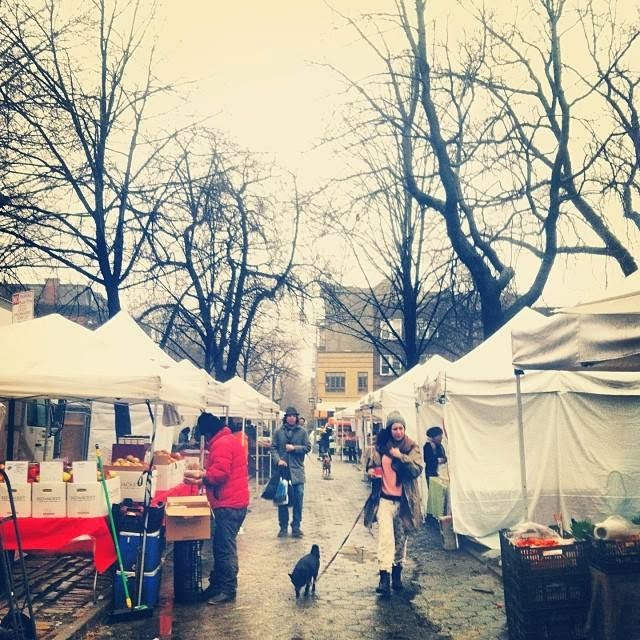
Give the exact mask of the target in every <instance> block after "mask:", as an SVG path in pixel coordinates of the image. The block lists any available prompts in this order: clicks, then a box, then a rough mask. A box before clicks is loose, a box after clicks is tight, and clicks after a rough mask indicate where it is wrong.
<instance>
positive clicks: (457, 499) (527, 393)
mask: <svg viewBox="0 0 640 640" xmlns="http://www.w3.org/2000/svg"><path fill="white" fill-rule="evenodd" d="M539 322H540V314H537V313H536V312H534V311H531V310H529V309H525V310H523V311H522V312H521V313H520V314H518V315H517V316H516V317H515V318H513V319H512V320H511V321H510V322H509V323H507V324H506V325H505V326H504V327H502V329H500V330H499V331H498V332H496V333H495V334H494V335H493V336H491V337H490V338H489V339H488V340H486V341H485V342H484V343H483V344H481V345H480V346H478V347H477V348H476V349H474V350H473V351H472V352H470V353H469V354H467V355H466V356H464V357H463V358H461V359H460V360H458V361H457V362H455V363H453V364H451V365H449V366H448V367H447V368H446V370H445V372H444V373H443V374H442V375H441V376H440V378H439V380H438V383H437V389H435V390H434V395H435V396H437V397H439V396H444V398H445V399H446V400H445V403H444V405H443V412H444V422H445V424H446V427H447V434H448V437H449V452H448V453H449V471H450V478H451V487H450V489H451V491H450V496H451V503H452V511H453V514H454V527H455V530H456V531H457V532H458V533H461V534H465V535H471V536H474V537H476V538H484V537H485V536H488V535H490V534H494V533H495V532H496V531H498V530H499V529H500V528H503V527H509V526H512V525H514V524H516V523H517V522H519V521H520V520H522V518H523V516H524V513H525V512H526V510H527V502H528V506H529V517H530V518H532V519H534V520H536V521H538V522H551V521H552V515H553V513H558V512H559V513H562V514H563V517H564V518H565V520H568V519H569V518H570V517H576V518H578V519H582V518H597V517H600V516H604V515H609V514H611V513H627V514H629V513H637V512H638V511H640V455H639V454H640V431H639V430H638V429H637V419H638V416H639V415H640V404H639V398H638V396H640V377H638V376H636V375H633V374H625V373H596V372H589V373H574V372H562V373H561V372H549V371H533V372H529V373H527V374H526V375H525V376H523V379H522V381H521V384H522V396H521V397H522V403H523V415H524V420H523V422H522V425H523V428H522V429H520V428H519V426H518V406H517V396H516V381H515V380H514V376H513V367H512V364H511V332H512V331H513V330H516V329H517V330H520V331H526V330H529V329H530V328H531V327H532V326H536V325H537V324H538V323H539ZM613 429H615V433H612V430H613ZM612 437H615V438H616V439H617V440H618V441H619V442H622V443H623V447H619V446H611V447H610V446H607V442H608V441H609V440H610V439H611V438H612ZM525 460H526V465H525ZM495 542H496V539H495V538H494V539H492V540H489V541H488V542H487V543H488V544H492V546H493V544H495Z"/></svg>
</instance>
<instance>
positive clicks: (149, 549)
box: [118, 531, 162, 571]
mask: <svg viewBox="0 0 640 640" xmlns="http://www.w3.org/2000/svg"><path fill="white" fill-rule="evenodd" d="M118 544H119V545H120V554H121V556H122V565H123V567H124V570H125V571H135V570H136V563H137V562H138V552H139V551H140V550H141V547H142V533H139V532H136V531H121V532H120V533H119V534H118ZM161 553H162V539H161V537H160V531H154V532H153V533H148V534H147V544H146V548H145V559H144V571H153V570H154V569H155V568H156V567H158V566H159V564H160V556H161Z"/></svg>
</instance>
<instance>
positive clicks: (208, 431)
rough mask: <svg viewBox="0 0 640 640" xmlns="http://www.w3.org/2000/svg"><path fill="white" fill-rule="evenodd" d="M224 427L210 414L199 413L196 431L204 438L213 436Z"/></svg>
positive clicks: (222, 423)
mask: <svg viewBox="0 0 640 640" xmlns="http://www.w3.org/2000/svg"><path fill="white" fill-rule="evenodd" d="M222 427H224V422H222V420H220V418H218V416H214V415H213V414H212V413H207V412H204V413H201V414H200V416H199V417H198V431H199V432H200V433H201V434H202V435H205V436H209V437H211V436H214V435H215V434H216V433H218V431H220V429H222Z"/></svg>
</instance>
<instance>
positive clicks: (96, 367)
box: [0, 314, 162, 402]
mask: <svg viewBox="0 0 640 640" xmlns="http://www.w3.org/2000/svg"><path fill="white" fill-rule="evenodd" d="M0 353H2V359H1V360H0V397H2V398H16V399H20V398H34V397H42V398H67V399H85V400H91V399H93V400H101V401H104V402H113V401H116V400H117V401H123V402H140V401H143V400H144V399H146V398H149V399H155V398H157V397H158V396H159V395H160V393H161V389H162V385H161V380H160V374H159V372H158V370H157V368H155V367H152V366H148V365H146V364H145V363H144V362H138V361H135V360H132V361H130V360H127V361H125V363H124V365H125V366H123V362H122V361H121V360H120V359H119V358H118V355H117V354H116V353H114V352H113V351H112V349H111V348H110V347H109V345H108V344H106V343H105V342H103V341H102V340H100V339H97V338H96V336H95V335H94V333H93V332H91V331H89V330H88V329H85V328H84V327H81V326H80V325H78V324H76V323H75V322H72V321H71V320H67V319H66V318H63V317H62V316H60V315H57V314H52V315H48V316H44V317H42V318H36V319H35V320H29V321H27V322H20V323H17V324H12V325H9V326H6V327H1V328H0Z"/></svg>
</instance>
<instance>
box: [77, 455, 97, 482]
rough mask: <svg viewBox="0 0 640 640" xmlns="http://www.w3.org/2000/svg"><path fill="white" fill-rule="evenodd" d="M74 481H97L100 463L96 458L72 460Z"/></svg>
mask: <svg viewBox="0 0 640 640" xmlns="http://www.w3.org/2000/svg"><path fill="white" fill-rule="evenodd" d="M71 469H72V471H73V481H74V482H77V483H79V484H88V483H90V482H95V481H96V479H97V477H98V463H97V462H96V461H95V460H82V461H79V462H72V463H71Z"/></svg>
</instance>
